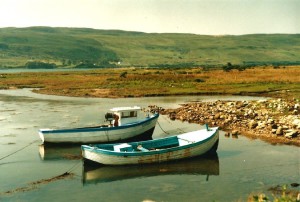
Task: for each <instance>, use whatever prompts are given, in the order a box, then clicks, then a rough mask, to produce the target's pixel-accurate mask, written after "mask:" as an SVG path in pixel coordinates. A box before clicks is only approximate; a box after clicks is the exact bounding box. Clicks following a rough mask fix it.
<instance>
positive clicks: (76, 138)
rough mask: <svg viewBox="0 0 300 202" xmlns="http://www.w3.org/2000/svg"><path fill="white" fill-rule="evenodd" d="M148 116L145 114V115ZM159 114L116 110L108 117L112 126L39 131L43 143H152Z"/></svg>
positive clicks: (127, 109) (132, 108)
mask: <svg viewBox="0 0 300 202" xmlns="http://www.w3.org/2000/svg"><path fill="white" fill-rule="evenodd" d="M145 113H146V114H145ZM158 117H159V114H158V113H150V112H144V111H143V110H142V108H141V107H138V106H134V107H117V108H112V109H111V112H110V113H106V114H105V119H106V121H108V122H109V124H106V125H99V126H89V127H82V128H68V129H49V128H47V129H40V130H39V136H40V138H41V139H42V141H43V143H74V144H76V143H108V142H125V141H137V140H148V139H152V134H153V131H154V129H155V125H156V122H157V119H158Z"/></svg>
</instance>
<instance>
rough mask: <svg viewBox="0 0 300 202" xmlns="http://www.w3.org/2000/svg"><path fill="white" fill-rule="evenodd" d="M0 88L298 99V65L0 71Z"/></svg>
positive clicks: (91, 93)
mask: <svg viewBox="0 0 300 202" xmlns="http://www.w3.org/2000/svg"><path fill="white" fill-rule="evenodd" d="M124 72H126V74H124ZM0 88H2V89H9V88H39V89H38V90H35V91H36V92H39V93H44V94H53V95H65V96H81V97H139V96H165V95H196V94H235V95H267V96H272V97H295V98H300V67H299V66H290V67H280V68H273V67H256V68H249V69H246V70H244V71H238V70H232V71H230V72H225V71H223V70H210V71H205V70H204V69H202V68H193V69H140V68H138V69H137V68H126V69H121V68H117V69H98V70H87V71H77V72H70V71H68V72H50V73H49V72H34V73H32V72H31V73H15V74H2V75H1V77H0Z"/></svg>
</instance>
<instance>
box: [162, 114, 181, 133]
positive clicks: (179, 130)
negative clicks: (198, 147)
mask: <svg viewBox="0 0 300 202" xmlns="http://www.w3.org/2000/svg"><path fill="white" fill-rule="evenodd" d="M163 118H164V119H165V120H167V121H168V122H169V123H170V124H172V122H171V121H170V120H168V119H167V118H165V117H163ZM157 123H158V126H159V127H160V129H161V130H162V131H163V132H164V133H166V134H168V135H169V134H170V133H168V132H167V131H165V130H164V129H163V128H162V127H161V125H160V123H159V122H158V121H157ZM176 129H177V130H178V131H180V132H182V133H185V131H184V130H182V129H180V128H176Z"/></svg>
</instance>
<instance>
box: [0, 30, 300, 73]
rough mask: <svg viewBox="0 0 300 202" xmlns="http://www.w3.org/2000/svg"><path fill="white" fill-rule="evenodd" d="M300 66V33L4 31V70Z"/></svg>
mask: <svg viewBox="0 0 300 202" xmlns="http://www.w3.org/2000/svg"><path fill="white" fill-rule="evenodd" d="M30 61H43V62H46V63H55V64H56V65H57V66H58V67H61V66H68V67H73V66H76V65H77V66H78V65H80V64H81V65H82V64H85V66H83V67H87V66H91V67H92V66H93V65H95V66H98V67H104V66H116V65H118V66H123V67H124V66H143V67H148V66H156V67H168V66H171V67H172V66H173V67H176V66H178V67H180V66H222V65H225V64H227V63H228V62H230V63H232V64H240V65H260V64H273V65H277V64H283V65H289V64H300V34H254V35H241V36H229V35H228V36H206V35H194V34H171V33H170V34H158V33H141V32H126V31H119V30H95V29H86V28H51V27H29V28H1V29H0V68H1V67H2V68H3V67H18V66H25V64H26V63H28V62H30Z"/></svg>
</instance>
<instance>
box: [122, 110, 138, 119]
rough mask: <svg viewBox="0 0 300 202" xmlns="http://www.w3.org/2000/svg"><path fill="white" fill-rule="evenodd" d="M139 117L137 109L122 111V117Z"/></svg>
mask: <svg viewBox="0 0 300 202" xmlns="http://www.w3.org/2000/svg"><path fill="white" fill-rule="evenodd" d="M130 117H137V111H131V112H122V118H130Z"/></svg>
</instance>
